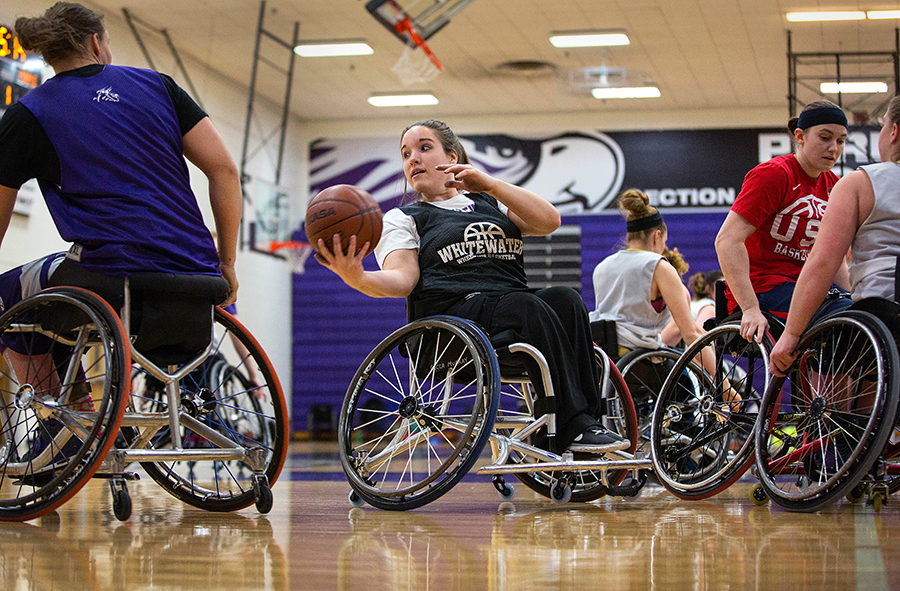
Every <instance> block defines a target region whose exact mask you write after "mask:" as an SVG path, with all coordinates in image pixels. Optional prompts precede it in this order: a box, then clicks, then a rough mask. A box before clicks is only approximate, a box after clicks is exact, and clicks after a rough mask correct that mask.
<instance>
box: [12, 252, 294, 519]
mask: <svg viewBox="0 0 900 591" xmlns="http://www.w3.org/2000/svg"><path fill="white" fill-rule="evenodd" d="M51 283H52V284H53V286H51V287H50V288H48V289H45V290H43V291H41V292H39V293H37V294H35V295H34V296H32V297H29V298H26V299H24V300H23V301H21V302H19V303H18V304H16V305H14V306H12V307H10V308H9V309H8V310H7V311H6V312H5V313H4V314H3V315H2V316H0V346H2V349H3V357H4V360H5V362H6V363H5V367H3V368H2V370H0V520H11V521H23V520H28V519H34V518H37V517H40V516H42V515H45V514H47V513H49V512H51V511H53V510H55V509H56V508H58V507H59V506H61V505H62V504H63V503H64V502H66V501H67V500H68V499H70V498H72V497H73V496H74V495H75V494H76V493H77V492H78V491H79V490H80V489H81V488H82V487H83V486H84V485H85V484H86V482H87V481H88V479H90V478H91V477H94V476H97V477H103V478H108V479H109V484H110V488H111V491H112V495H113V497H112V501H113V502H112V505H113V512H114V513H115V516H116V517H117V518H118V519H120V520H125V519H128V517H129V516H130V514H131V511H132V502H131V497H130V495H129V493H128V489H127V484H126V483H127V481H128V480H132V479H137V478H139V474H138V473H136V472H130V471H126V467H127V466H128V465H129V464H131V463H132V462H139V463H140V465H141V467H142V468H143V470H144V472H145V473H146V474H147V475H148V476H149V477H150V478H151V479H153V480H154V481H156V482H157V483H158V484H159V485H160V486H162V487H163V488H164V489H165V490H166V491H167V492H169V493H171V494H172V495H174V496H175V497H177V498H179V499H181V500H182V501H184V502H186V503H188V504H190V505H193V506H195V507H199V508H201V509H206V510H210V511H233V510H237V509H241V508H244V507H247V506H249V505H251V504H254V503H255V504H256V506H257V508H258V509H259V510H260V511H261V512H268V511H269V510H270V509H271V506H272V502H273V497H272V492H271V488H270V487H271V485H272V484H273V483H274V482H275V481H276V479H277V478H278V475H279V473H280V471H281V468H282V466H283V463H284V459H285V455H286V452H287V447H286V442H287V438H288V419H287V412H286V404H285V400H284V395H283V393H282V390H281V385H280V383H279V381H278V378H277V376H276V374H275V371H274V369H273V368H272V365H271V363H270V361H269V359H268V357H267V356H266V354H265V353H264V352H263V350H262V348H261V347H260V346H259V343H258V342H257V341H256V340H255V339H254V338H253V337H252V336H251V335H250V333H249V332H248V331H247V329H246V328H244V327H243V326H242V325H241V323H240V322H238V321H237V320H236V319H235V318H234V317H233V316H232V315H230V314H228V313H227V312H225V311H223V310H222V309H220V308H218V307H216V306H215V304H216V303H218V302H220V301H222V299H224V296H225V294H226V293H227V289H228V287H227V283H226V282H225V280H224V279H222V278H221V277H210V276H186V275H170V274H164V273H141V274H136V275H132V276H131V277H129V278H126V279H121V278H119V279H113V278H109V277H104V276H101V275H97V274H93V273H89V272H85V271H83V270H76V269H74V266H67V264H66V263H63V264H62V265H60V267H59V268H58V269H57V271H56V272H55V273H54V274H53V275H52V277H51ZM113 306H116V307H118V308H119V309H120V310H121V316H119V315H117V314H116V312H115V311H114V308H113ZM222 333H224V335H225V336H224V337H222V338H218V337H217V334H218V335H219V336H221V335H222ZM132 363H133V364H134V366H133V367H132ZM249 366H252V367H253V368H254V370H255V371H254V372H253V373H254V374H255V375H256V376H257V378H256V379H257V381H256V382H255V383H249V382H248V381H247V368H248V367H249ZM132 373H134V375H135V382H134V384H132ZM151 377H152V380H155V383H156V384H158V385H159V386H160V387H158V388H156V389H155V390H154V389H152V388H147V387H143V386H141V385H146V384H147V383H148V381H149V380H150V379H151ZM151 391H152V393H150V392H151ZM244 467H246V468H247V473H245V472H244V471H243V468H244Z"/></svg>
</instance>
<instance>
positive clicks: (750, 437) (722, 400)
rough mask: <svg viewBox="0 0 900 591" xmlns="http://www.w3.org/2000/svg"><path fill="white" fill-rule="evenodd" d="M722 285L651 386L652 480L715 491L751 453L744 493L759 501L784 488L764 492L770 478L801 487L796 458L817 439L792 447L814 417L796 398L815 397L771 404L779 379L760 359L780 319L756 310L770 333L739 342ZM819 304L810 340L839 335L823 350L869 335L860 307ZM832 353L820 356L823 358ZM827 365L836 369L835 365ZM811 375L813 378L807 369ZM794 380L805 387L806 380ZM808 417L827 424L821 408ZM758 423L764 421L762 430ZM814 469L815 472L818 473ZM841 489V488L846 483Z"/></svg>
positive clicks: (696, 494)
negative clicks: (711, 310) (707, 361)
mask: <svg viewBox="0 0 900 591" xmlns="http://www.w3.org/2000/svg"><path fill="white" fill-rule="evenodd" d="M723 287H724V284H722V283H719V284H718V285H717V305H716V309H717V314H716V318H715V320H714V321H713V322H711V323H710V326H707V327H706V328H707V330H708V332H707V333H706V334H704V335H703V336H702V337H701V338H699V339H698V340H697V341H696V342H694V343H693V344H692V345H691V346H690V347H689V348H688V349H687V350H686V351H685V352H684V355H682V357H681V359H679V361H678V362H677V363H676V364H675V366H674V368H673V369H672V372H671V373H670V374H669V376H668V378H667V380H666V383H665V385H664V386H663V390H662V392H661V393H660V396H659V400H658V402H657V405H656V407H655V409H654V412H653V420H652V424H651V440H652V444H651V445H652V447H651V458H652V460H653V467H654V470H655V474H656V476H657V478H658V479H659V481H660V483H661V484H663V486H665V487H666V488H667V489H668V490H669V491H670V492H672V493H673V494H675V495H676V496H678V497H680V498H683V499H703V498H706V497H709V496H712V495H714V494H717V493H719V492H721V491H723V490H725V489H726V488H728V487H729V486H731V484H733V483H734V482H736V481H737V480H738V479H739V478H741V476H743V475H744V474H745V473H746V471H747V470H748V469H749V468H750V467H751V466H752V465H753V463H754V459H755V462H756V466H755V469H754V474H755V475H756V476H757V477H759V478H760V480H761V483H760V484H757V485H755V486H754V487H752V488H751V491H750V497H751V499H752V500H753V502H754V503H755V504H758V505H762V504H765V503H766V502H768V499H769V498H770V497H772V498H781V497H783V496H784V495H782V494H781V492H783V489H781V490H779V491H774V494H773V493H770V492H769V491H770V490H772V489H773V487H774V484H773V483H774V482H775V481H776V480H777V481H778V482H782V483H783V482H787V481H790V482H793V483H795V484H796V485H797V486H800V487H802V488H803V489H804V491H806V490H807V489H808V488H809V482H808V479H805V478H804V477H803V471H802V468H798V466H797V462H798V461H799V460H798V458H800V457H806V456H809V454H810V450H812V449H820V450H821V447H822V446H821V443H820V445H819V446H818V447H816V446H812V447H803V450H805V451H799V452H798V451H797V447H798V446H801V443H800V442H804V441H807V440H809V439H810V433H811V431H809V429H810V428H811V426H812V425H813V424H814V423H815V420H813V419H812V418H811V416H809V415H808V413H807V411H809V410H810V409H809V408H807V407H805V406H803V404H804V403H801V402H799V401H802V400H806V402H809V401H810V400H812V399H813V398H815V396H811V395H807V396H806V397H805V398H804V397H801V398H800V399H795V398H790V397H786V398H785V400H794V401H795V405H794V407H793V410H791V408H790V407H788V406H786V407H785V410H784V411H783V412H778V410H777V408H775V406H777V405H778V404H780V402H779V401H780V400H781V397H780V395H778V394H775V393H774V392H776V391H778V390H780V389H781V388H782V386H783V384H784V382H783V380H773V376H771V375H770V374H769V371H768V368H769V354H770V352H771V351H772V349H773V348H774V343H775V340H776V339H777V338H778V336H780V334H781V332H782V331H783V330H784V325H783V323H782V321H781V320H780V319H779V318H777V317H775V316H772V315H770V314H766V317H767V319H768V321H769V329H770V332H768V333H766V334H765V335H764V337H763V339H762V341H761V342H760V343H755V342H748V341H746V340H745V339H743V338H742V337H741V336H740V319H741V314H740V312H739V311H737V312H736V313H734V314H732V315H731V316H728V317H724V318H723V316H724V310H725V305H724V301H723V300H724V293H723ZM827 310H828V305H823V306H822V307H821V308H820V309H819V311H817V313H816V314H815V316H814V318H813V320H812V321H811V323H810V325H811V326H818V322H819V320H820V319H821V318H823V317H826V320H825V321H823V322H824V323H823V324H822V328H819V329H816V330H815V331H813V332H812V333H811V336H810V338H811V339H816V338H821V337H822V335H823V334H827V335H830V337H833V336H834V335H831V332H829V331H832V332H836V333H837V334H838V337H839V338H838V337H834V338H833V341H834V342H833V343H832V345H831V346H830V348H829V350H836V349H835V347H845V346H846V344H847V342H848V339H849V340H851V341H853V342H854V343H858V342H866V339H869V337H870V335H871V334H872V333H871V332H866V331H868V330H869V329H868V328H865V329H864V328H862V326H863V325H861V324H860V323H868V324H871V322H869V321H868V320H856V319H855V317H856V316H859V315H860V314H862V313H861V312H853V313H849V312H841V313H839V314H836V315H832V316H827V314H828V312H827ZM868 324H865V326H868ZM835 327H837V328H835ZM821 330H824V331H825V333H822V332H820V331H821ZM873 330H874V329H873ZM870 340H871V339H870ZM704 349H705V350H706V351H707V353H706V354H707V355H711V356H712V359H713V364H714V365H713V366H714V371H713V372H708V371H706V370H705V369H704V368H702V367H701V366H700V364H699V363H698V355H699V354H700V353H701V351H703V350H704ZM837 359H838V357H837V356H831V357H829V360H830V361H834V362H837ZM841 363H845V362H844V361H842V362H841ZM831 371H832V372H835V371H837V372H838V373H840V371H838V369H836V368H833V369H832V370H831ZM799 375H800V376H801V377H798V378H796V379H792V380H790V381H789V382H788V385H789V387H790V388H793V389H794V390H796V389H797V388H800V387H801V386H800V385H799V384H800V383H801V382H802V381H803V380H804V379H806V380H809V379H810V378H809V377H808V376H807V374H805V373H802V372H801V374H799ZM811 375H815V376H819V377H821V376H820V375H819V374H818V373H816V372H813V374H811ZM834 385H835V384H831V386H830V387H832V388H833V387H834ZM817 387H818V386H817ZM803 388H804V389H805V390H806V391H809V390H811V389H814V388H813V386H811V385H810V384H808V383H807V384H804V386H803ZM795 396H796V395H795ZM819 398H820V400H819V402H817V403H816V406H815V407H813V408H812V412H814V413H819V412H823V413H824V414H823V416H825V415H827V414H829V413H828V412H827V411H825V410H824V407H823V406H820V405H824V404H826V403H825V400H824V398H823V397H821V396H820V397H819ZM805 413H806V414H805ZM815 419H816V420H818V421H819V424H818V428H819V429H820V430H821V429H825V430H826V431H827V429H828V426H827V425H824V423H823V422H822V421H821V419H822V417H819V416H818V415H816V417H815ZM760 422H765V425H764V426H763V427H762V431H761V430H760ZM826 422H827V421H826ZM857 422H858V421H857ZM824 432H825V431H822V433H824ZM818 437H820V438H821V437H822V435H821V434H820V435H818ZM803 445H805V444H803ZM804 454H805V456H804ZM807 461H812V460H807ZM873 461H874V458H873ZM832 464H833V462H832ZM817 470H818V472H817V475H818V476H819V477H821V476H822V475H824V473H826V472H827V470H826V469H817ZM807 471H809V470H807ZM798 476H799V477H798ZM813 488H815V487H813ZM841 490H842V491H846V490H847V487H844V488H843V489H841ZM804 494H806V493H805V492H804ZM841 494H842V493H841ZM813 496H817V495H813ZM820 506H821V505H820Z"/></svg>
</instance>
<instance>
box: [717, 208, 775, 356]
mask: <svg viewBox="0 0 900 591" xmlns="http://www.w3.org/2000/svg"><path fill="white" fill-rule="evenodd" d="M755 231H756V226H754V225H753V224H751V223H750V222H748V221H747V219H746V218H744V217H743V216H742V215H740V214H738V213H735V212H733V211H729V212H728V216H727V217H726V218H725V222H724V223H723V224H722V227H721V228H720V229H719V234H718V235H717V236H716V254H717V255H718V257H719V266H720V267H721V268H722V274H723V275H725V281H727V282H728V287H729V289H731V293H732V294H734V299H735V301H737V304H738V306H740V307H741V312H742V314H741V316H742V317H741V336H742V337H744V338H745V339H747V340H748V341H750V340H754V339H755V340H756V342H760V341H761V340H762V337H763V335H764V334H765V332H766V329H767V328H768V326H769V322H768V320H766V317H765V316H763V313H762V311H761V310H760V308H759V300H758V299H757V298H756V292H755V291H754V290H753V284H752V283H751V282H750V255H749V254H748V253H747V246H746V245H745V244H744V242H745V241H746V240H747V238H749V237H750V236H751V235H752V234H753V233H754V232H755Z"/></svg>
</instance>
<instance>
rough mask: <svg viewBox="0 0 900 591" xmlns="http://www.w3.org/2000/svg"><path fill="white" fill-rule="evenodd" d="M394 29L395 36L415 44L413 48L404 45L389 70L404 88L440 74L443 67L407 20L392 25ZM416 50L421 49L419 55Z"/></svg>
mask: <svg viewBox="0 0 900 591" xmlns="http://www.w3.org/2000/svg"><path fill="white" fill-rule="evenodd" d="M394 28H395V29H396V30H397V34H399V35H406V36H407V37H408V38H409V39H411V40H412V42H413V43H414V44H415V45H414V46H410V45H404V47H403V53H402V54H400V59H398V60H397V63H395V64H394V67H393V68H391V70H393V71H394V72H395V73H396V74H397V76H399V77H400V82H401V83H402V84H403V85H404V86H416V85H418V84H423V83H425V82H428V81H429V80H432V79H433V78H434V77H435V76H437V75H438V74H440V73H441V71H442V70H443V69H444V66H443V65H442V64H441V61H440V60H439V59H438V58H437V56H436V55H435V54H434V52H433V51H431V48H430V47H428V44H427V43H425V40H424V39H422V37H420V36H419V33H417V32H416V29H415V27H413V26H412V24H411V23H410V22H409V18H404V19H402V20H401V21H399V22H398V23H397V24H396V25H394ZM417 49H421V50H422V51H421V53H420V52H418V51H416V50H417Z"/></svg>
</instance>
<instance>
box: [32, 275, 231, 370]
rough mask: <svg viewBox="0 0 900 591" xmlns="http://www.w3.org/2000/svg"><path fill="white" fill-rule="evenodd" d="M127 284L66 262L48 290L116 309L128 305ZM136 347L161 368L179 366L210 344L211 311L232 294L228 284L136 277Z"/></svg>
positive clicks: (132, 280)
mask: <svg viewBox="0 0 900 591" xmlns="http://www.w3.org/2000/svg"><path fill="white" fill-rule="evenodd" d="M124 284H125V282H124V279H123V278H121V277H108V276H106V275H101V274H99V273H95V272H93V271H89V270H87V269H84V268H83V267H81V266H80V265H77V264H74V263H71V262H70V261H65V262H63V263H62V264H60V266H59V268H58V269H57V270H56V272H55V273H53V275H52V276H51V278H50V286H63V285H65V286H74V287H82V288H84V289H88V290H90V291H93V292H94V293H96V294H97V295H99V296H100V297H102V298H103V299H105V300H106V301H107V302H109V304H110V305H111V306H112V307H113V308H114V309H116V310H121V309H122V306H123V305H124ZM129 286H130V295H131V334H132V337H133V343H132V346H133V347H134V348H135V349H137V350H138V351H140V352H141V353H142V354H143V355H145V356H146V357H147V358H148V359H150V361H152V362H153V363H155V364H157V365H163V366H166V365H177V364H180V363H185V362H186V361H188V360H190V359H192V358H193V357H195V356H196V355H197V354H198V353H200V352H201V351H203V349H205V348H206V347H207V346H208V345H209V342H210V338H211V335H212V311H213V306H214V305H216V304H218V303H221V302H222V301H224V299H225V297H226V296H227V295H228V282H227V281H226V280H225V279H224V278H223V277H220V276H214V275H177V274H174V273H136V274H133V275H131V276H130V277H129Z"/></svg>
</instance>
